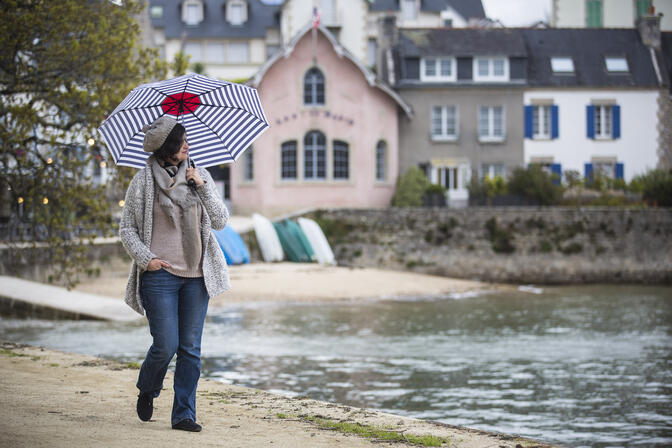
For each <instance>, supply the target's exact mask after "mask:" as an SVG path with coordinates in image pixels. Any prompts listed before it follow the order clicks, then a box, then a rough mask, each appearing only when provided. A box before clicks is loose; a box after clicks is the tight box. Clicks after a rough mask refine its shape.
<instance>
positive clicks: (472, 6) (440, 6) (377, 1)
mask: <svg viewBox="0 0 672 448" xmlns="http://www.w3.org/2000/svg"><path fill="white" fill-rule="evenodd" d="M448 6H450V7H451V8H453V9H454V10H455V11H457V12H458V14H460V15H461V16H462V17H464V19H465V20H469V19H471V18H477V19H484V18H485V11H484V10H483V3H482V2H481V0H420V10H421V11H434V12H439V11H443V10H444V9H446V7H448ZM369 8H370V10H371V11H399V8H400V6H399V0H373V1H372V2H371V4H370V7H369Z"/></svg>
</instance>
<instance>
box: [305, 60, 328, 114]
mask: <svg viewBox="0 0 672 448" xmlns="http://www.w3.org/2000/svg"><path fill="white" fill-rule="evenodd" d="M303 104H305V105H306V106H321V105H324V75H323V74H322V72H321V71H320V70H318V69H317V68H315V67H313V68H311V69H310V70H308V72H307V73H306V76H305V77H304V78H303Z"/></svg>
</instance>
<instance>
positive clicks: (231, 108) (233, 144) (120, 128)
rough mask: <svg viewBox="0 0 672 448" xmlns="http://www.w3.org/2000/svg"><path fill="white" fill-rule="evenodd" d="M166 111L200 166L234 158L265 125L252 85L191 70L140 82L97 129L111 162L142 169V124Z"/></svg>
mask: <svg viewBox="0 0 672 448" xmlns="http://www.w3.org/2000/svg"><path fill="white" fill-rule="evenodd" d="M166 114H168V115H173V116H174V117H175V118H176V119H177V121H178V123H180V124H182V125H183V126H184V127H185V129H186V130H187V141H188V142H189V157H191V159H192V160H193V161H194V162H196V164H197V165H199V166H202V167H204V168H206V167H209V166H213V165H219V164H222V163H227V162H233V161H235V160H236V159H238V157H240V155H241V154H242V153H243V151H245V149H247V148H248V147H249V146H250V144H252V142H253V141H254V140H255V139H256V138H257V137H259V136H260V135H261V134H262V133H263V132H264V131H265V130H266V129H267V128H268V120H266V116H265V115H264V111H263V109H262V107H261V102H260V101H259V95H258V93H257V91H256V89H254V88H252V87H248V86H243V85H240V84H235V83H231V82H227V81H220V80H217V79H212V78H208V77H207V76H203V75H199V74H194V73H192V74H188V75H183V76H179V77H177V78H173V79H168V80H165V81H159V82H154V83H149V84H143V85H141V86H138V87H136V88H135V89H133V90H132V91H131V93H129V94H128V96H127V97H126V98H125V99H124V101H122V102H121V104H119V106H117V108H116V109H115V110H114V112H112V113H111V114H110V115H109V116H108V117H107V118H106V119H105V121H103V123H102V125H101V126H100V127H99V128H98V131H99V132H100V133H101V135H102V136H103V140H104V141H105V144H106V145H107V148H108V149H109V151H110V153H111V154H112V157H113V158H114V161H115V163H116V164H117V165H123V166H131V167H135V168H143V167H144V166H145V161H146V160H147V157H148V156H149V154H148V153H146V152H144V151H143V150H142V142H143V139H144V138H145V133H144V132H142V127H143V126H144V125H146V124H150V123H152V122H153V121H154V120H156V119H157V118H159V117H160V116H162V115H166Z"/></svg>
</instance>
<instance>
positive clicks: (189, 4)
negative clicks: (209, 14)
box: [182, 0, 203, 26]
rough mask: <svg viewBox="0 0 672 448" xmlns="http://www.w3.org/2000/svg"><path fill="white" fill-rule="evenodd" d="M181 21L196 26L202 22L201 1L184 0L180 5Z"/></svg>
mask: <svg viewBox="0 0 672 448" xmlns="http://www.w3.org/2000/svg"><path fill="white" fill-rule="evenodd" d="M182 21H183V22H184V23H185V24H187V25H191V26H196V25H198V24H199V23H201V22H202V21H203V2H202V1H201V0H186V1H185V2H184V3H182Z"/></svg>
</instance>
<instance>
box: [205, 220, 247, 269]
mask: <svg viewBox="0 0 672 448" xmlns="http://www.w3.org/2000/svg"><path fill="white" fill-rule="evenodd" d="M212 233H214V234H215V238H216V239H217V243H219V247H221V248H222V252H224V257H226V262H227V263H228V264H244V263H249V262H250V251H249V250H247V246H245V243H244V242H243V239H242V238H241V237H240V235H239V234H238V232H236V231H235V230H234V229H233V227H231V226H226V227H224V229H222V230H213V231H212Z"/></svg>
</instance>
